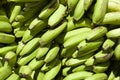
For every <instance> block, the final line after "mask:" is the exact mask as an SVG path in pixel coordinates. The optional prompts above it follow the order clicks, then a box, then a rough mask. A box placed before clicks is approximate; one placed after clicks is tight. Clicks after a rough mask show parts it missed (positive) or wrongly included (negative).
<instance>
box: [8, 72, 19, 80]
mask: <svg viewBox="0 0 120 80" xmlns="http://www.w3.org/2000/svg"><path fill="white" fill-rule="evenodd" d="M13 79H14V80H19V79H20V76H19V75H18V74H16V73H13V74H11V75H10V76H9V77H8V78H7V79H6V80H13Z"/></svg>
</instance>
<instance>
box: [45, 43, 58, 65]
mask: <svg viewBox="0 0 120 80" xmlns="http://www.w3.org/2000/svg"><path fill="white" fill-rule="evenodd" d="M59 50H60V47H59V46H58V45H55V46H54V47H53V48H51V49H50V50H49V51H48V53H47V55H46V56H45V59H44V61H45V62H46V63H49V62H51V61H52V60H54V59H55V58H56V57H57V55H58V53H59Z"/></svg>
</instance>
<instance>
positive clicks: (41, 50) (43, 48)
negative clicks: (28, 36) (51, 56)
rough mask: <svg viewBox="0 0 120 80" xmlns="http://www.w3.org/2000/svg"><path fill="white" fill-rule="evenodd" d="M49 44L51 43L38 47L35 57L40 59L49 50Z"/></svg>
mask: <svg viewBox="0 0 120 80" xmlns="http://www.w3.org/2000/svg"><path fill="white" fill-rule="evenodd" d="M50 46H51V43H49V44H47V45H46V46H44V47H42V46H40V49H39V51H38V53H37V55H36V59H37V60H40V59H41V58H42V57H44V56H45V55H46V54H47V52H48V51H49V49H50Z"/></svg>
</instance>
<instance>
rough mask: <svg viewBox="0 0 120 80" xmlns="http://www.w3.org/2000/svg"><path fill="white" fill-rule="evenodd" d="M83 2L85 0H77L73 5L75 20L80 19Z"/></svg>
mask: <svg viewBox="0 0 120 80" xmlns="http://www.w3.org/2000/svg"><path fill="white" fill-rule="evenodd" d="M84 2H85V0H79V1H78V3H77V5H76V7H75V10H74V15H73V17H74V19H75V20H76V21H78V20H80V19H81V18H82V16H83V15H84V13H85V5H84Z"/></svg>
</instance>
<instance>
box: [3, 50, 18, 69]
mask: <svg viewBox="0 0 120 80" xmlns="http://www.w3.org/2000/svg"><path fill="white" fill-rule="evenodd" d="M16 60H17V55H16V54H15V53H14V52H12V51H9V52H7V53H6V55H5V61H7V62H8V64H9V65H10V66H11V67H13V66H15V63H16Z"/></svg>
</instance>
